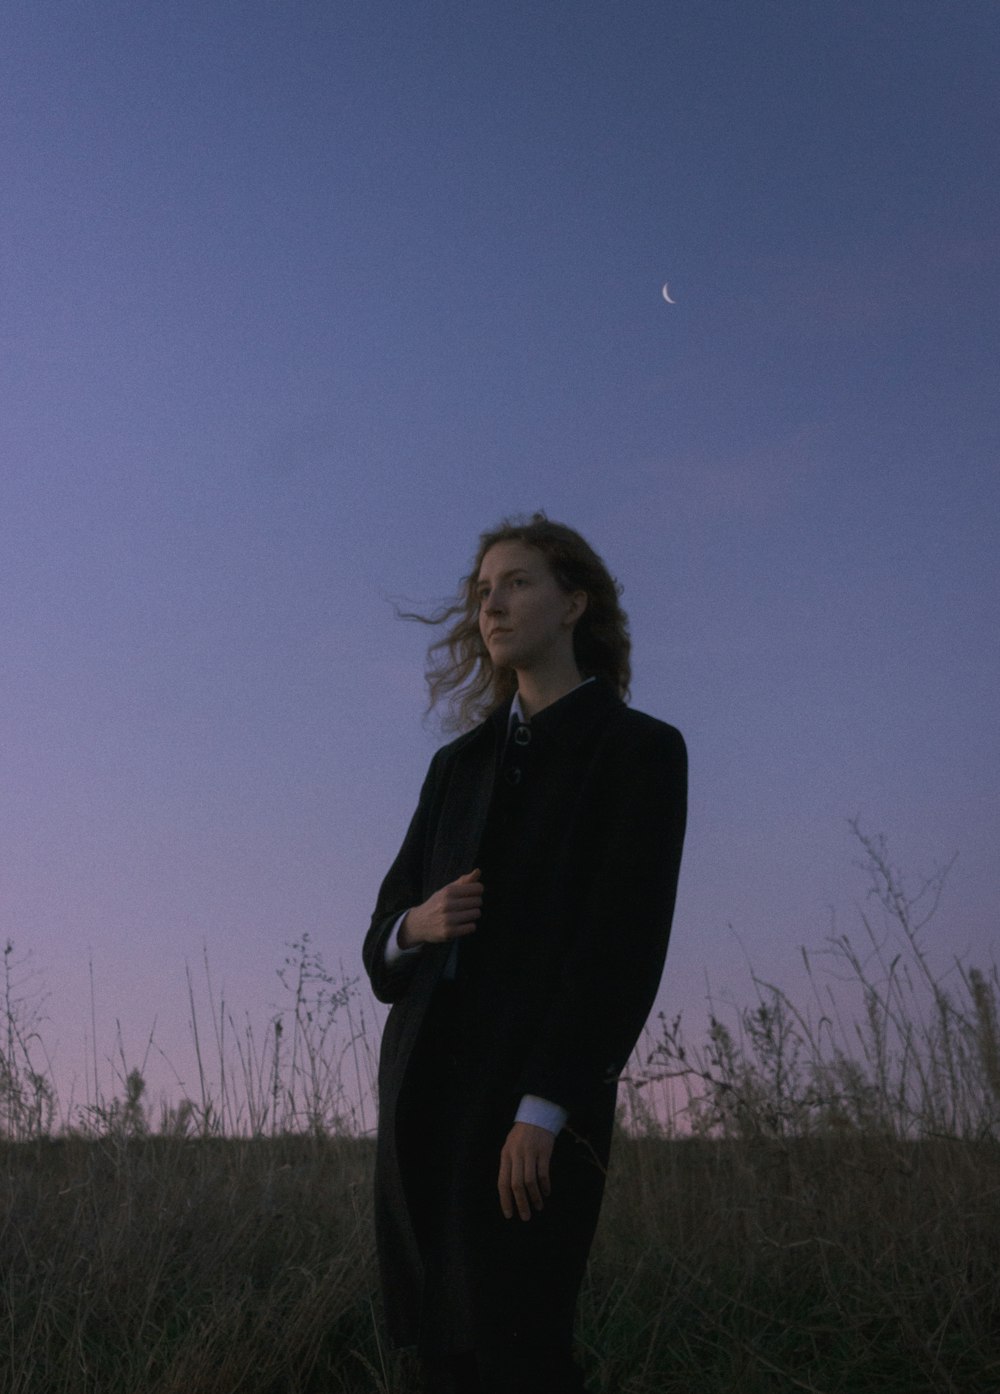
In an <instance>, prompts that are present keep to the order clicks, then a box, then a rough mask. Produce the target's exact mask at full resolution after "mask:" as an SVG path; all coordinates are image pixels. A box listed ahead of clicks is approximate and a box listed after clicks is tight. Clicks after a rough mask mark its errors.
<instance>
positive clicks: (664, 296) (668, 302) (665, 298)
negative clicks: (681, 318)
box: [663, 284, 677, 305]
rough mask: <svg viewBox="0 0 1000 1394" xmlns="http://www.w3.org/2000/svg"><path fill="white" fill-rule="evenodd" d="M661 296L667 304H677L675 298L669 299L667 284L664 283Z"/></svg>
mask: <svg viewBox="0 0 1000 1394" xmlns="http://www.w3.org/2000/svg"><path fill="white" fill-rule="evenodd" d="M663 298H664V300H665V301H666V302H667V304H668V305H676V304H677V301H676V300H671V299H670V290H669V286H668V285H667V284H665V285H664V287H663Z"/></svg>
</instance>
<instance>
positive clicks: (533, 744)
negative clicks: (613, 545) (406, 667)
mask: <svg viewBox="0 0 1000 1394" xmlns="http://www.w3.org/2000/svg"><path fill="white" fill-rule="evenodd" d="M508 719H509V705H508V706H505V707H503V708H501V709H500V710H498V711H497V712H496V713H494V714H493V716H492V717H490V718H489V719H488V720H487V721H485V722H484V723H483V724H482V725H480V726H478V727H476V729H475V730H473V731H471V732H469V733H468V734H466V735H464V736H461V737H460V738H459V739H458V740H456V741H453V742H452V743H451V744H449V745H446V746H445V747H443V748H442V749H441V750H439V751H438V752H437V754H436V755H435V756H434V758H433V760H432V761H431V766H430V769H429V771H428V774H427V777H426V779H425V781H424V785H423V789H422V790H421V794H420V801H419V804H418V806H417V810H416V813H415V814H414V816H413V820H412V822H411V823H410V827H409V830H408V832H407V834H406V838H405V840H404V842H403V845H402V848H401V849H400V852H399V854H398V856H397V857H396V860H395V861H394V863H393V865H392V867H391V868H390V870H389V872H388V875H387V876H386V878H385V880H384V882H383V884H382V888H381V890H380V893H379V897H378V903H377V905H376V908H375V913H374V915H373V917H372V923H371V928H370V929H369V932H368V935H367V938H366V940H365V946H364V960H365V966H366V968H367V970H368V973H369V975H370V978H371V981H372V986H373V990H374V992H375V994H376V996H377V997H378V998H379V999H380V1000H381V1001H383V1002H389V1003H392V1010H391V1011H390V1013H389V1018H388V1021H387V1023H386V1027H385V1032H384V1035H383V1040H382V1049H381V1058H380V1064H379V1135H378V1150H377V1163H376V1228H377V1239H378V1248H379V1259H380V1265H381V1271H382V1281H383V1292H384V1296H385V1303H386V1313H387V1317H388V1321H389V1327H390V1332H391V1334H392V1335H393V1337H394V1338H395V1339H396V1340H397V1341H398V1342H400V1343H408V1342H411V1341H413V1340H414V1339H416V1338H417V1337H418V1334H420V1333H421V1332H422V1333H423V1336H424V1338H425V1340H429V1341H430V1342H431V1343H432V1344H433V1343H434V1342H435V1341H436V1342H439V1343H440V1342H442V1341H443V1342H445V1343H448V1342H450V1341H457V1342H458V1343H459V1344H463V1343H467V1342H472V1343H478V1342H480V1341H481V1340H482V1339H483V1336H482V1322H483V1320H485V1317H484V1313H486V1312H487V1311H488V1312H489V1313H491V1314H492V1315H491V1317H490V1319H491V1320H494V1322H495V1319H496V1313H497V1312H498V1311H501V1310H502V1309H503V1304H504V1301H505V1300H507V1298H510V1300H511V1301H512V1302H514V1304H515V1306H516V1305H517V1302H518V1301H520V1302H521V1311H520V1315H518V1314H517V1313H514V1314H513V1315H510V1316H509V1325H510V1326H511V1330H512V1331H513V1330H514V1328H520V1327H523V1325H524V1322H525V1321H526V1320H528V1318H527V1317H526V1316H525V1312H526V1311H527V1310H529V1308H530V1310H531V1311H535V1310H537V1305H538V1297H539V1295H540V1294H536V1295H535V1297H534V1298H532V1297H531V1294H530V1286H531V1282H530V1280H529V1279H530V1278H531V1277H532V1276H533V1278H534V1279H535V1280H536V1281H537V1283H539V1284H542V1285H543V1287H544V1303H543V1306H544V1308H545V1310H546V1311H547V1312H548V1313H549V1314H550V1315H551V1314H552V1313H553V1312H562V1314H563V1317H564V1318H565V1319H566V1320H568V1321H569V1323H570V1324H571V1322H572V1309H573V1304H574V1303H575V1298H576V1290H577V1288H578V1286H579V1280H580V1278H581V1276H582V1273H583V1267H584V1264H585V1262H586V1254H587V1250H588V1248H589V1245H590V1240H591V1238H592V1235H593V1230H594V1226H595V1225H596V1221H597V1215H598V1211H599V1208H600V1202H601V1195H602V1190H603V1175H604V1168H605V1166H606V1163H607V1158H608V1151H609V1147H610V1139H611V1129H612V1124H613V1119H614V1109H615V1100H616V1086H617V1079H618V1075H619V1074H620V1073H621V1071H622V1069H623V1068H624V1066H625V1063H626V1061H627V1060H628V1058H629V1055H630V1054H631V1052H632V1048H633V1046H634V1045H635V1042H636V1040H637V1039H638V1036H639V1033H640V1032H641V1030H642V1027H643V1025H644V1023H645V1021H646V1018H647V1016H648V1014H649V1011H650V1008H651V1006H652V1004H653V1000H654V997H655V995H656V991H657V988H658V986H659V981H660V976H661V973H662V969H663V962H664V956H665V954H666V949H667V939H668V936H669V932H670V923H671V917H672V914H673V907H674V899H675V895H676V889H677V876H678V870H679V867H680V858H681V846H682V842H683V837H684V826H685V817H686V792H687V756H686V751H685V747H684V742H683V739H682V738H681V735H680V733H679V732H678V731H676V730H675V729H674V728H673V727H672V726H668V725H666V724H665V723H663V722H661V721H657V720H655V719H654V718H652V717H649V716H646V715H644V714H643V713H641V712H636V711H633V710H631V709H630V708H628V707H626V706H625V704H624V703H623V702H622V701H620V700H619V698H618V697H617V696H616V695H615V694H614V692H613V691H612V690H611V688H610V687H609V686H608V685H607V684H605V683H603V682H602V681H600V680H598V681H595V682H591V683H588V684H586V685H585V686H583V687H580V688H577V689H576V690H575V691H574V692H572V693H570V694H568V696H566V697H564V698H562V699H561V700H560V701H558V702H556V703H554V704H553V705H552V706H550V707H547V708H545V709H544V710H543V711H542V712H540V713H539V714H538V715H537V716H536V717H535V718H534V720H533V721H532V723H531V728H530V730H531V736H530V743H529V744H528V745H526V746H524V747H518V746H514V744H513V743H509V744H506V748H505V743H506V733H507V724H508ZM474 867H481V869H482V875H483V884H484V903H483V916H482V919H481V920H480V923H479V926H478V927H477V929H476V931H475V932H474V933H473V934H472V935H470V936H468V937H466V938H463V939H462V940H461V941H460V943H459V949H458V972H457V975H456V978H455V981H454V983H446V982H443V981H442V972H443V970H444V966H445V963H446V960H447V958H448V954H449V946H447V945H435V946H424V947H423V948H422V949H421V950H420V951H419V953H418V954H417V955H416V956H414V957H412V958H409V959H407V960H405V961H403V962H401V963H398V964H397V965H394V966H393V968H391V969H389V968H387V967H386V965H385V959H384V954H385V947H386V942H387V940H388V937H389V935H390V934H391V932H392V929H393V926H394V924H395V922H396V920H397V919H398V917H399V916H400V915H401V914H402V913H403V911H404V910H406V909H408V908H410V907H411V906H413V905H416V904H420V903H421V902H423V901H424V900H426V899H427V897H428V896H429V895H431V894H432V893H433V892H434V891H436V890H438V889H439V888H440V887H441V886H443V885H445V884H447V883H448V882H449V881H452V880H454V879H455V878H456V877H458V876H460V875H462V874H463V873H465V872H468V871H471V870H472V869H473V868H474ZM523 1094H535V1095H539V1096H541V1097H542V1098H544V1099H548V1100H551V1101H552V1102H554V1103H558V1104H560V1105H562V1106H563V1107H564V1108H565V1109H566V1110H567V1111H568V1114H569V1118H568V1122H567V1126H566V1128H565V1129H564V1130H563V1132H562V1133H561V1134H560V1136H559V1138H558V1140H557V1144H556V1149H555V1153H554V1156H553V1162H552V1189H553V1194H552V1198H551V1201H550V1202H549V1203H548V1204H547V1206H546V1208H545V1211H544V1212H543V1214H542V1215H541V1216H534V1217H533V1218H532V1219H531V1220H530V1221H528V1222H527V1223H524V1222H521V1221H518V1220H516V1219H515V1220H513V1221H503V1219H502V1217H501V1215H500V1208H499V1203H498V1200H497V1193H496V1178H497V1170H498V1166H499V1153H500V1148H501V1146H502V1144H503V1141H504V1138H505V1137H506V1135H507V1132H508V1131H509V1129H510V1126H511V1124H512V1122H513V1118H514V1114H515V1111H516V1109H517V1105H518V1102H519V1100H520V1098H521V1096H522V1095H523ZM442 1130H443V1133H444V1135H445V1143H444V1147H443V1150H441V1149H440V1148H439V1149H438V1150H437V1151H435V1143H434V1141H433V1139H434V1138H440V1137H441V1136H442ZM443 1166H447V1167H449V1168H450V1170H449V1172H448V1174H447V1176H445V1175H444V1174H443V1172H442V1171H441V1168H442V1167H443ZM435 1177H437V1181H436V1182H435V1180H434V1178H435ZM428 1178H430V1180H429V1181H428ZM425 1183H427V1184H425ZM435 1184H436V1185H437V1186H438V1191H437V1199H436V1200H434V1199H433V1196H434V1186H435ZM429 1216H432V1218H430V1219H429ZM431 1269H433V1270H434V1272H433V1273H431V1271H430V1270H431ZM505 1293H506V1298H505V1296H504V1294H505ZM513 1293H520V1294H521V1297H520V1298H516V1297H511V1294H513ZM525 1294H527V1296H525ZM525 1304H527V1305H525ZM508 1305H509V1303H508ZM501 1324H502V1323H501ZM429 1328H434V1332H433V1334H431V1335H430V1336H428V1330H429Z"/></svg>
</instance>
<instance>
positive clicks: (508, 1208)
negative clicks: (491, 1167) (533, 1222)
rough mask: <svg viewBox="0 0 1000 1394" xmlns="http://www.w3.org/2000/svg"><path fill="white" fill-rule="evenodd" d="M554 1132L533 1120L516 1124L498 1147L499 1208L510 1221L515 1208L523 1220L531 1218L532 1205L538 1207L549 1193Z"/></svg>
mask: <svg viewBox="0 0 1000 1394" xmlns="http://www.w3.org/2000/svg"><path fill="white" fill-rule="evenodd" d="M555 1141H556V1139H555V1134H554V1133H550V1132H549V1130H548V1128H539V1127H536V1126H535V1124H534V1123H515V1124H514V1126H513V1128H511V1130H510V1132H509V1133H508V1134H507V1141H506V1142H505V1143H504V1145H503V1147H502V1148H501V1149H500V1176H499V1178H498V1180H497V1190H498V1191H499V1192H500V1209H501V1210H502V1211H503V1213H504V1218H505V1219H507V1220H512V1219H513V1218H514V1211H515V1209H516V1210H517V1213H518V1215H520V1217H521V1219H522V1220H530V1219H531V1211H532V1207H534V1209H535V1210H541V1209H542V1205H543V1203H544V1202H543V1197H544V1196H547V1195H550V1194H551V1192H552V1186H551V1183H550V1181H549V1163H550V1162H551V1160H552V1149H553V1147H554V1146H555Z"/></svg>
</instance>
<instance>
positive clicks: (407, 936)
mask: <svg viewBox="0 0 1000 1394" xmlns="http://www.w3.org/2000/svg"><path fill="white" fill-rule="evenodd" d="M482 905H483V882H482V873H481V872H480V870H479V868H478V867H477V868H476V870H475V871H467V872H466V873H465V875H464V876H460V877H459V878H458V880H457V881H449V882H448V884H447V886H442V887H441V889H440V890H439V891H435V892H434V894H433V895H432V896H429V897H428V899H427V900H425V901H424V903H423V905H415V906H414V907H413V909H412V910H408V911H407V912H406V918H405V919H404V920H403V923H402V924H401V925H400V927H399V933H398V936H397V938H398V941H399V947H400V948H401V949H412V948H413V947H414V946H415V945H416V944H443V943H445V942H446V941H447V940H449V939H458V938H460V937H461V936H462V935H464V934H471V933H472V931H473V930H474V929H475V928H476V923H477V921H478V919H479V916H480V914H481V913H482Z"/></svg>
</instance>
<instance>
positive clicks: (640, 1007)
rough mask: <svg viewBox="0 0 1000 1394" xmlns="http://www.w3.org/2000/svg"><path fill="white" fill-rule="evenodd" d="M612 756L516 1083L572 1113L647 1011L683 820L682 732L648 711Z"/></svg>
mask: <svg viewBox="0 0 1000 1394" xmlns="http://www.w3.org/2000/svg"><path fill="white" fill-rule="evenodd" d="M647 723H648V724H647ZM608 755H609V760H608V764H607V766H606V769H605V774H604V777H603V779H602V782H601V792H602V796H603V799H604V806H603V810H602V815H601V823H600V828H599V829H598V834H597V837H596V840H595V843H594V846H593V848H592V855H591V856H590V857H589V858H588V869H587V876H586V881H587V884H586V886H585V887H584V888H583V890H584V894H582V895H581V896H580V897H579V898H578V901H577V903H578V905H579V906H580V910H579V913H578V918H577V921H576V923H575V924H574V926H573V937H572V940H571V942H570V946H569V949H568V952H567V954H566V956H565V958H564V960H563V963H562V965H561V969H560V972H559V976H558V980H557V982H556V984H555V990H554V993H553V995H552V997H551V998H550V1001H549V1004H548V1007H547V1009H546V1011H545V1013H544V1014H543V1017H542V1019H541V1024H540V1027H539V1030H538V1031H537V1033H536V1034H535V1037H534V1041H533V1045H532V1049H531V1050H530V1052H529V1054H528V1057H527V1059H526V1062H525V1067H524V1070H523V1073H522V1075H521V1078H520V1081H519V1087H520V1089H521V1091H522V1092H523V1093H526V1094H537V1095H540V1096H541V1097H542V1098H545V1099H551V1100H552V1101H553V1102H555V1103H558V1104H561V1105H562V1106H563V1107H564V1108H566V1109H567V1110H568V1112H569V1114H570V1121H571V1122H572V1115H573V1114H574V1112H577V1111H578V1110H581V1109H585V1108H586V1107H587V1104H588V1102H591V1101H593V1100H594V1099H595V1097H600V1095H601V1094H602V1093H603V1091H604V1089H606V1088H607V1087H609V1086H611V1085H613V1084H614V1083H615V1081H616V1080H617V1078H618V1076H619V1075H620V1074H621V1072H622V1070H623V1069H624V1068H625V1065H626V1062H627V1061H628V1058H629V1056H630V1055H631V1053H632V1050H633V1048H634V1046H635V1043H636V1041H637V1040H638V1038H639V1035H640V1032H641V1031H642V1028H643V1026H644V1024H645V1022H646V1019H647V1017H648V1016H649V1012H650V1010H651V1009H652V1006H653V1001H654V999H655V997H656V993H657V989H658V987H659V984H660V977H661V975H662V972H663V964H664V960H665V957H666V952H667V941H668V939H669V937H670V925H671V920H672V918H673V911H674V901H675V899H676V895H677V879H678V873H679V871H680V862H681V849H682V846H683V842H684V830H685V825H686V821H687V751H686V748H685V745H684V740H683V738H682V736H681V734H680V732H679V731H677V730H675V729H674V727H672V726H667V725H666V724H665V723H663V722H654V721H652V720H651V719H648V718H646V719H645V721H644V722H643V723H642V724H641V725H640V726H639V727H638V728H637V729H634V730H633V732H632V733H631V735H630V738H629V740H628V741H627V742H626V743H624V744H623V746H622V747H620V748H618V749H617V750H615V751H613V752H612V751H609V752H608Z"/></svg>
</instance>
